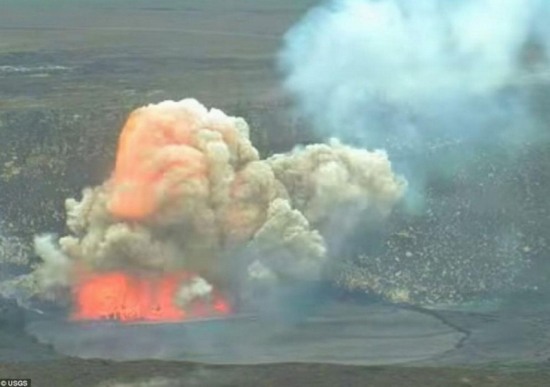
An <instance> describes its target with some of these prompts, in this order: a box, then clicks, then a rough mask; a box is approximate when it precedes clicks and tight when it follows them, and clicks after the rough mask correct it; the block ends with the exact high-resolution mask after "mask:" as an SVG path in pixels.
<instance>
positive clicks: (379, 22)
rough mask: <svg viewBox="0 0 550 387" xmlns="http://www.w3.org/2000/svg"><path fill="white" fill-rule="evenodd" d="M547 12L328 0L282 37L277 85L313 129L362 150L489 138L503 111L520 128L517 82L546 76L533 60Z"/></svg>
mask: <svg viewBox="0 0 550 387" xmlns="http://www.w3.org/2000/svg"><path fill="white" fill-rule="evenodd" d="M549 11H550V3H548V2H546V1H543V0H457V1H448V0H418V1H408V0H334V1H329V2H326V3H325V4H324V5H321V6H319V7H317V8H315V9H313V10H312V11H311V12H309V13H308V14H307V16H306V17H305V18H304V20H302V22H300V23H299V24H298V25H297V26H295V27H294V28H293V29H291V30H290V31H289V32H288V33H287V35H286V38H285V46H284V49H283V50H282V52H281V54H280V65H281V69H282V70H283V72H284V74H285V86H286V88H287V89H288V90H289V91H290V93H291V94H292V95H293V96H294V97H295V98H296V100H297V102H298V104H299V109H300V112H301V113H302V114H304V115H306V116H307V117H308V118H309V119H310V120H311V121H312V123H313V125H314V126H315V127H316V128H317V129H319V130H321V131H323V132H324V133H325V134H326V133H329V134H330V135H340V136H341V137H342V138H344V139H346V138H354V139H357V138H359V139H364V140H366V141H368V145H370V146H373V145H375V146H380V145H382V144H384V145H387V143H386V142H385V141H386V140H387V137H391V136H395V137H396V138H397V139H399V140H401V141H402V142H407V141H411V140H418V137H420V138H422V133H421V132H429V133H430V134H431V133H432V132H431V130H434V131H436V132H437V131H438V132H447V133H444V135H449V134H450V135H452V136H458V137H463V136H464V135H468V136H472V135H473V136H480V135H481V136H483V135H486V134H488V133H487V132H489V134H493V132H490V128H487V127H492V128H494V127H495V126H499V125H500V126H502V127H504V128H509V127H511V126H513V124H511V123H510V118H511V117H512V118H513V120H512V121H514V123H517V122H518V119H521V120H522V123H521V125H522V129H521V130H522V131H527V129H528V126H529V124H530V123H529V122H527V121H528V119H527V118H526V114H524V113H525V111H524V110H523V109H525V108H526V107H525V106H524V104H518V103H515V102H517V101H518V100H520V99H522V98H523V97H524V96H523V95H522V93H521V87H518V86H521V85H519V84H522V83H529V81H530V80H531V81H532V80H534V81H541V80H543V78H544V79H546V80H547V79H548V71H546V72H545V73H542V72H541V71H543V69H542V68H541V67H537V66H540V65H541V63H542V61H543V60H544V58H543V57H544V53H545V51H546V50H547V49H548V44H549V42H550V39H549V38H550V28H549V27H547V25H548V22H547V20H548V16H549V15H550V12H549ZM511 89H513V91H511ZM501 129H502V128H501ZM449 132H450V133H449ZM480 132H481V133H480ZM502 132H503V133H504V132H505V133H508V134H509V132H506V131H505V130H504V129H502ZM414 145H415V146H416V147H417V148H418V147H419V146H420V145H422V142H415V143H414Z"/></svg>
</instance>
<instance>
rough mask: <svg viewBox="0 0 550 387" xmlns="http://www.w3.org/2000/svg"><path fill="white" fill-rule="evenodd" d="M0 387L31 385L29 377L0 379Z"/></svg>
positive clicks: (26, 386) (28, 386) (24, 386)
mask: <svg viewBox="0 0 550 387" xmlns="http://www.w3.org/2000/svg"><path fill="white" fill-rule="evenodd" d="M0 387H31V380H30V379H0Z"/></svg>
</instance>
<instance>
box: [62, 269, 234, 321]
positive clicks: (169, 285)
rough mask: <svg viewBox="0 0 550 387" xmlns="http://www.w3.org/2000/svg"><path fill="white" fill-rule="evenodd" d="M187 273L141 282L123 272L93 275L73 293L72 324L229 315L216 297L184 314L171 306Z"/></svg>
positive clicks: (140, 278)
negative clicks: (92, 321)
mask: <svg viewBox="0 0 550 387" xmlns="http://www.w3.org/2000/svg"><path fill="white" fill-rule="evenodd" d="M189 277H190V276H189V275H188V274H186V273H179V274H170V275H166V276H163V277H160V278H143V277H138V276H132V275H129V274H127V273H123V272H110V273H103V274H93V275H90V276H88V277H87V278H85V279H83V280H82V281H81V283H80V284H78V285H77V286H76V287H75V289H74V300H75V305H74V307H75V311H74V312H73V315H72V316H71V317H72V319H73V320H119V321H125V322H130V321H166V322H170V321H181V320H184V319H187V318H197V317H205V316H212V315H224V314H228V313H230V312H231V308H230V306H229V303H228V302H227V301H226V300H225V299H224V298H223V297H221V296H220V295H219V294H213V295H212V296H211V297H209V299H208V300H205V299H201V300H197V301H194V302H191V303H190V304H189V306H188V308H187V309H186V310H184V309H182V308H180V307H179V306H177V305H176V304H175V303H174V300H175V296H176V292H177V291H178V289H179V287H180V286H181V284H182V281H185V280H186V279H189Z"/></svg>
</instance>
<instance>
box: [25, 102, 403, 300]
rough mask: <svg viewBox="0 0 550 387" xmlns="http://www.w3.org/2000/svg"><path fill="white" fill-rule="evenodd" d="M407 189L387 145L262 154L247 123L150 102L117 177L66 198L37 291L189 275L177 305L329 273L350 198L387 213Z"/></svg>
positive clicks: (138, 117) (128, 137)
mask: <svg viewBox="0 0 550 387" xmlns="http://www.w3.org/2000/svg"><path fill="white" fill-rule="evenodd" d="M405 186H406V183H405V181H404V180H403V179H402V178H400V177H398V176H396V175H395V174H394V172H393V171H392V169H391V164H390V162H389V160H388V157H387V155H386V154H385V153H384V152H381V151H375V152H370V151H367V150H364V149H356V148H352V147H349V146H346V145H343V144H341V143H339V142H337V141H331V142H329V143H327V144H319V145H311V146H306V147H304V148H297V149H295V150H293V151H291V152H289V153H286V154H279V155H274V156H272V157H270V158H268V159H266V160H261V159H260V158H259V155H258V152H257V150H256V149H255V148H254V146H253V145H252V143H251V142H250V140H249V128H248V125H247V123H246V122H245V121H244V120H243V119H241V118H236V117H231V116H228V115H226V114H225V113H223V112H222V111H220V110H216V109H211V110H208V109H207V108H205V107H204V106H202V105H201V104H200V103H199V102H197V101H196V100H193V99H185V100H182V101H178V102H175V101H165V102H161V103H159V104H156V105H148V106H145V107H142V108H139V109H137V110H135V111H134V112H133V113H132V114H131V115H130V117H129V118H128V121H127V123H126V125H125V126H124V128H123V130H122V133H121V135H120V139H119V144H118V152H117V158H116V165H115V168H114V172H113V174H112V176H111V177H110V178H109V179H108V180H107V181H105V183H103V184H102V185H100V186H97V187H89V188H85V189H84V190H83V192H82V198H81V199H80V200H76V199H67V200H66V210H67V227H68V229H69V230H70V234H69V235H66V236H63V237H61V238H59V239H58V240H57V241H55V240H54V239H52V238H51V237H38V238H37V239H36V252H37V253H38V255H40V256H41V257H42V258H43V262H42V264H41V265H40V266H39V267H38V268H37V270H36V271H35V274H34V276H35V279H36V283H37V286H38V288H37V291H38V292H44V290H46V289H52V288H56V287H57V288H60V289H70V288H71V287H74V286H78V282H79V281H80V280H81V277H82V273H87V275H95V274H101V273H107V272H110V273H117V272H124V273H131V274H132V275H134V276H138V277H151V276H163V275H170V274H171V273H178V272H180V271H182V270H184V271H185V272H186V273H189V275H188V276H187V277H186V278H184V279H182V281H181V283H180V284H179V286H180V288H179V291H178V292H177V296H176V298H177V300H175V302H176V303H179V304H186V303H189V302H191V300H193V299H195V298H200V297H207V296H208V294H209V293H210V292H212V288H213V286H215V287H217V288H221V289H225V288H226V287H227V286H228V284H229V283H230V282H231V281H232V280H233V278H231V277H232V276H234V275H235V273H238V275H240V276H243V277H246V278H245V281H252V282H254V281H260V282H262V281H271V282H273V283H279V282H288V281H300V280H303V279H314V280H315V279H320V278H321V276H322V275H323V274H322V273H323V267H324V265H325V264H326V262H327V261H328V260H329V257H328V256H327V244H326V240H325V238H324V237H323V235H322V234H321V232H320V231H319V229H321V227H322V225H323V223H324V222H326V221H327V219H329V218H330V217H331V216H332V215H333V214H334V213H336V212H338V210H339V207H340V206H344V205H345V206H350V205H352V206H356V208H357V210H363V209H372V210H374V211H378V212H380V213H381V214H387V213H388V212H389V211H390V209H391V208H392V206H393V205H394V204H395V203H396V201H398V200H399V199H400V197H401V196H402V194H403V192H404V189H405ZM243 273H244V274H243Z"/></svg>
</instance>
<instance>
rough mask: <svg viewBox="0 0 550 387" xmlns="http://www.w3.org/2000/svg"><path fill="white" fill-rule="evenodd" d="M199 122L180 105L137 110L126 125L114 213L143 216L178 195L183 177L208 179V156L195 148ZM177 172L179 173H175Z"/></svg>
mask: <svg viewBox="0 0 550 387" xmlns="http://www.w3.org/2000/svg"><path fill="white" fill-rule="evenodd" d="M196 131H197V125H196V123H195V122H193V121H192V120H191V119H190V118H189V114H187V113H186V112H185V111H182V110H181V109H179V110H178V109H174V108H163V107H159V106H155V107H144V108H141V109H137V110H135V111H134V112H133V113H132V114H131V115H130V117H129V118H128V121H127V122H126V124H125V125H124V127H123V129H122V133H121V135H120V138H119V143H118V150H117V156H116V166H115V172H114V175H113V178H112V181H111V183H112V194H111V197H110V201H109V204H108V208H109V211H110V212H111V214H113V215H114V216H116V217H118V218H121V219H127V220H142V219H146V218H147V217H149V216H150V215H152V214H154V213H155V212H156V211H157V210H158V209H159V207H160V206H161V205H162V202H163V200H170V198H173V197H175V196H177V195H178V192H177V190H178V183H181V182H182V180H187V179H194V178H204V177H205V176H206V173H207V164H206V160H205V157H204V155H203V154H202V153H201V152H200V151H199V150H197V149H196V148H194V147H193V144H192V138H193V133H194V132H196ZM174 171H177V173H173V172H174Z"/></svg>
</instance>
